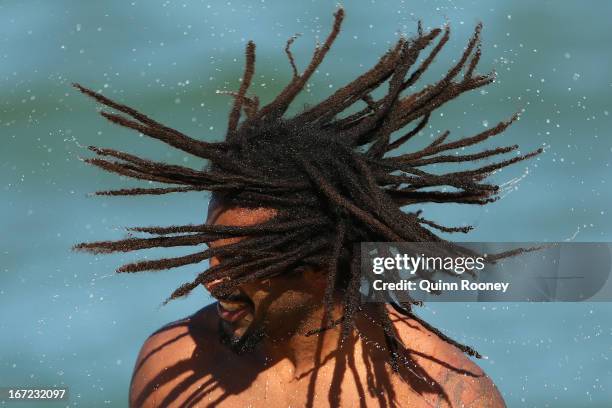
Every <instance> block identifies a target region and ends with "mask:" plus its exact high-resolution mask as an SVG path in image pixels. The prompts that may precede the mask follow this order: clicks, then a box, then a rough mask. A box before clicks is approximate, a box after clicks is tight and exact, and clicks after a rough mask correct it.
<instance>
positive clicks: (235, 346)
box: [130, 203, 505, 408]
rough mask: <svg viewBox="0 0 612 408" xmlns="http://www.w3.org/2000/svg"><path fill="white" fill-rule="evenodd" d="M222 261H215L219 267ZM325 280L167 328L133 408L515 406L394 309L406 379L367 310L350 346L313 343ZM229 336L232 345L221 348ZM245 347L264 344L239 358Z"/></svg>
mask: <svg viewBox="0 0 612 408" xmlns="http://www.w3.org/2000/svg"><path fill="white" fill-rule="evenodd" d="M274 215H275V211H274V210H272V209H268V208H259V209H246V208H228V207H226V206H223V205H219V204H218V203H213V205H212V206H211V208H209V216H208V220H207V222H208V223H211V224H218V225H236V226H246V225H253V224H258V223H262V222H265V221H266V220H268V219H270V218H271V217H273V216H274ZM239 239H240V238H233V239H231V240H229V239H227V240H219V241H215V242H211V243H210V246H212V247H215V246H220V245H226V244H229V243H231V242H234V240H239ZM218 262H221V260H220V259H216V258H213V259H211V265H215V264H216V263H218ZM325 282H326V280H325V274H324V273H322V271H317V270H312V269H304V270H297V271H291V272H289V273H287V274H284V275H281V276H278V277H275V278H272V279H268V280H263V281H259V282H253V283H249V284H245V285H241V286H240V289H239V290H238V291H236V293H234V294H232V297H231V298H230V299H224V300H222V301H219V302H217V303H215V304H212V305H210V306H207V307H205V308H203V309H201V310H200V311H198V312H196V313H195V314H193V315H192V316H189V317H187V318H185V319H182V320H179V321H176V322H174V323H171V324H169V325H166V326H164V327H162V328H161V329H159V330H158V331H156V332H155V333H154V334H153V335H151V336H150V337H149V338H148V339H147V340H146V341H145V343H144V345H143V346H142V349H141V351H140V354H139V356H138V359H137V362H136V366H135V369H134V373H133V377H132V382H131V387H130V406H132V407H179V406H202V407H207V406H215V407H217V406H220V407H240V408H242V407H266V408H269V407H304V406H311V407H328V406H347V407H352V406H355V407H366V406H367V407H377V406H380V407H454V408H457V407H466V408H467V407H473V408H476V407H490V408H497V407H504V406H505V404H504V402H503V399H502V397H501V395H500V394H499V392H498V391H497V388H496V387H495V385H494V384H493V382H492V381H491V380H490V378H488V377H487V376H486V375H485V374H484V372H483V371H482V370H481V369H480V368H479V367H478V366H477V365H476V364H475V363H474V362H472V361H471V360H470V359H469V358H468V357H467V356H466V355H465V354H464V353H463V352H461V351H460V350H459V349H457V348H456V347H454V346H452V345H450V344H448V343H446V342H445V341H443V340H441V339H440V338H439V337H438V336H436V335H435V334H433V333H431V332H430V331H429V330H427V329H426V328H425V327H423V326H422V325H420V324H419V323H418V322H416V321H414V320H412V319H408V318H406V317H404V316H401V315H399V314H398V313H397V312H395V311H394V310H392V309H389V313H390V315H391V318H392V320H393V322H394V326H395V328H396V330H397V333H398V336H399V338H400V340H401V341H402V343H403V344H404V346H405V348H406V349H405V350H404V352H403V353H402V355H403V359H402V360H400V361H401V363H400V369H399V372H397V373H396V372H393V370H392V369H391V367H390V365H389V364H388V361H389V355H388V351H387V350H386V348H385V340H384V336H383V332H382V330H381V329H380V327H379V326H378V324H377V323H376V322H377V320H376V318H375V313H374V311H373V310H370V308H369V307H368V306H367V305H366V306H365V307H364V310H363V311H362V312H361V313H359V314H357V317H356V319H355V328H356V329H355V330H354V331H353V333H352V334H351V335H350V336H349V339H348V341H346V342H345V343H344V344H343V345H342V347H340V348H338V339H339V336H340V328H339V327H336V328H334V329H330V330H327V331H325V332H323V333H322V334H320V335H311V336H306V333H308V332H309V331H311V330H313V329H316V328H319V327H321V324H322V322H323V321H324V307H323V304H324V301H323V294H324V289H325V284H326V283H325ZM216 283H217V282H212V283H211V284H210V285H214V284H216ZM209 287H210V286H209ZM334 305H335V306H334V309H333V311H332V318H334V319H337V318H339V317H340V316H341V315H342V307H341V302H340V300H339V299H338V300H337V301H336V302H335V303H334ZM220 330H221V331H222V333H223V336H222V337H223V338H225V339H226V341H225V342H220V341H219V338H220V335H219V332H220ZM260 333H265V336H263V337H260V336H258V334H260ZM249 339H250V340H252V341H249ZM245 343H246V344H248V343H253V344H254V346H253V347H251V349H249V350H248V352H242V353H237V351H240V350H241V349H242V348H243V347H242V346H243V345H244V344H245Z"/></svg>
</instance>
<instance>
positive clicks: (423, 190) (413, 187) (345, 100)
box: [74, 9, 541, 369]
mask: <svg viewBox="0 0 612 408" xmlns="http://www.w3.org/2000/svg"><path fill="white" fill-rule="evenodd" d="M334 16H335V21H334V24H333V27H332V30H331V33H330V34H329V35H328V37H327V39H326V40H325V42H324V43H323V44H322V45H319V46H317V47H316V49H315V51H314V55H313V57H312V59H311V61H310V63H309V64H308V66H307V67H306V69H305V70H304V71H303V72H302V73H301V74H300V73H299V71H298V69H297V67H296V64H295V60H294V58H293V55H292V53H291V49H290V47H291V44H292V43H293V41H294V39H295V37H292V38H290V39H289V41H288V42H287V46H286V47H285V52H286V53H287V56H288V59H289V62H290V64H291V68H292V71H293V77H292V79H291V81H290V82H289V84H288V85H287V86H286V87H285V88H284V89H283V90H282V91H281V92H280V94H279V95H278V96H277V97H276V98H275V99H274V100H273V101H272V102H270V103H269V104H267V105H265V106H262V107H260V105H259V100H258V98H257V97H256V96H251V95H248V94H247V91H248V89H249V85H250V84H251V81H252V78H253V73H254V70H255V44H254V43H253V42H249V43H248V44H247V47H246V65H245V70H244V75H243V78H242V83H241V85H240V89H239V90H238V91H237V92H234V93H231V95H232V96H233V98H234V102H233V106H232V109H231V112H230V115H229V120H228V129H227V135H226V139H225V141H223V142H218V143H208V142H204V141H200V140H196V139H193V138H191V137H189V136H187V135H185V134H183V133H181V132H180V131H178V130H175V129H172V128H169V127H167V126H164V125H162V124H161V123H158V122H156V121H155V120H153V119H151V118H149V117H148V116H146V115H144V114H142V113H140V112H138V111H137V110H135V109H132V108H130V107H128V106H125V105H123V104H120V103H117V102H115V101H112V100H110V99H109V98H107V97H105V96H103V95H102V94H100V93H97V92H94V91H92V90H90V89H87V88H85V87H83V86H81V85H78V84H75V85H74V86H75V87H76V88H77V89H78V90H79V91H81V92H82V93H84V94H86V95H88V96H90V97H92V98H93V99H95V100H96V101H97V102H99V103H101V104H102V105H104V106H106V107H108V108H111V109H113V110H114V111H117V112H118V113H112V112H108V111H101V112H100V114H101V115H102V116H104V117H105V118H106V119H108V120H109V121H111V122H113V123H116V124H118V125H121V126H123V127H127V128H130V129H134V130H136V131H138V132H140V133H142V134H145V135H147V136H150V137H152V138H155V139H158V140H161V141H162V142H165V143H166V144H168V145H170V146H172V147H174V148H177V149H179V150H182V151H184V152H186V153H189V154H191V155H194V156H197V157H199V158H201V159H205V160H207V161H208V163H209V165H208V166H207V167H206V168H204V169H203V170H196V169H193V168H188V167H184V166H177V165H170V164H165V163H160V162H155V161H151V160H147V159H143V158H140V157H137V156H134V155H132V154H128V153H125V152H121V151H117V150H113V149H105V148H98V147H90V149H91V150H92V151H93V152H94V153H96V155H97V157H94V158H88V159H86V160H85V161H86V162H88V163H90V164H92V165H94V166H97V167H100V168H102V169H104V170H106V171H109V172H113V173H117V174H120V175H122V176H127V177H131V178H135V179H140V180H148V181H153V182H159V183H164V184H169V185H171V187H163V188H162V187H155V188H130V189H121V190H112V191H100V192H97V194H99V195H113V196H121V195H145V194H150V195H159V194H167V193H177V192H189V191H211V192H213V193H214V194H219V195H221V196H223V198H224V200H227V201H228V202H230V203H232V204H233V205H238V206H242V207H269V208H274V209H275V210H277V216H276V217H275V218H274V219H272V220H270V221H268V222H266V223H263V224H261V225H256V226H249V227H234V226H219V225H181V226H168V227H134V228H128V230H130V231H132V232H135V233H143V234H148V235H149V236H148V237H143V238H133V237H130V238H127V239H123V240H119V241H103V242H93V243H82V244H79V245H77V246H76V247H75V248H76V249H79V250H86V251H89V252H93V253H110V252H118V251H120V252H126V251H135V250H139V249H145V248H153V247H174V246H200V245H201V244H203V243H205V242H208V241H212V240H216V239H222V238H227V237H231V236H241V237H245V239H243V240H241V241H239V242H237V243H234V244H230V245H226V246H223V247H216V248H209V249H205V250H202V251H199V252H195V253H193V254H190V255H186V256H181V257H176V258H164V259H158V260H146V261H140V262H135V263H130V264H127V265H124V266H122V267H120V268H119V269H118V272H140V271H150V270H162V269H169V268H175V267H179V266H183V265H188V264H195V263H199V262H201V261H204V260H206V259H208V258H210V257H212V256H216V255H224V256H225V257H224V259H226V260H227V261H224V262H222V263H221V264H219V265H217V266H214V267H211V268H209V269H207V270H205V271H204V272H202V273H200V274H199V275H198V276H197V277H196V278H195V279H194V280H193V281H192V282H189V283H185V284H183V285H182V286H180V287H179V288H178V289H176V290H175V291H174V292H173V293H172V294H171V295H170V297H169V299H168V300H172V299H176V298H180V297H182V296H185V295H187V294H189V293H190V292H191V291H192V290H193V289H194V288H196V287H198V286H199V285H201V284H206V283H207V282H211V281H213V280H216V279H219V278H221V277H224V278H225V279H224V280H223V281H222V283H221V284H218V285H215V286H214V288H213V295H214V296H218V297H219V296H224V295H227V294H229V293H231V292H232V291H233V290H234V289H235V288H236V287H237V286H238V285H240V284H242V283H243V282H248V281H253V280H256V279H263V278H269V277H273V276H275V275H278V274H282V273H284V272H286V271H288V270H292V269H295V268H296V267H297V266H299V265H304V264H308V265H313V266H317V267H319V268H321V269H323V270H325V271H327V274H328V281H327V282H328V284H327V289H326V294H325V299H326V306H327V309H328V310H331V302H332V298H333V296H332V294H333V293H335V292H337V291H340V292H341V293H343V299H344V301H343V302H344V313H343V317H342V318H341V319H339V320H337V321H332V320H331V316H328V317H327V323H326V324H325V325H324V326H323V327H322V328H321V329H320V330H318V332H320V331H323V330H326V329H328V328H330V327H333V326H335V325H342V333H343V336H342V337H343V338H345V337H346V336H347V335H348V334H349V332H350V331H351V329H352V327H353V317H354V315H355V313H358V312H359V310H360V308H361V299H360V295H359V281H360V271H359V260H358V259H359V254H358V250H354V249H353V244H354V243H358V242H365V241H369V242H373V241H393V242H400V241H409V242H427V241H430V242H431V241H433V242H446V241H443V240H442V239H441V238H440V237H438V236H437V235H436V234H434V232H433V231H434V230H439V231H442V232H462V233H465V232H468V231H469V230H470V229H471V228H472V227H447V226H442V225H439V224H437V223H435V222H433V221H430V220H427V219H425V218H423V217H422V216H421V211H416V212H404V211H402V210H401V209H402V207H404V206H407V205H418V204H421V203H427V202H436V203H461V204H476V205H484V204H487V203H490V202H493V201H495V200H496V199H497V198H498V195H497V194H498V191H499V186H497V185H495V184H490V183H487V182H485V179H486V178H487V177H488V176H489V175H490V174H492V173H493V172H495V171H496V170H498V169H501V168H503V167H506V166H509V165H511V164H513V163H517V162H519V161H522V160H525V159H528V158H530V157H533V156H535V155H537V154H539V153H540V152H541V150H540V149H539V150H536V151H533V152H531V153H528V154H523V155H516V156H514V157H512V158H508V159H505V160H500V161H498V162H495V163H493V164H487V165H484V166H482V167H478V168H476V169H472V170H462V171H455V172H449V173H444V174H434V173H431V172H429V171H426V170H423V167H425V166H427V165H430V164H435V163H461V162H474V161H477V160H480V159H485V158H489V157H493V156H497V155H501V154H504V153H509V152H511V151H513V150H516V149H517V148H518V146H517V145H512V146H506V147H498V148H494V149H490V150H483V151H481V152H479V153H474V154H464V155H459V154H449V153H452V152H453V151H456V150H457V149H461V148H463V147H468V146H473V145H476V144H479V143H481V142H483V141H485V140H486V139H488V138H490V137H493V136H496V135H499V134H500V133H502V132H503V131H504V130H505V129H506V128H507V127H508V126H510V124H511V123H512V122H514V121H515V120H516V119H517V115H515V116H513V117H512V118H510V119H509V120H507V121H503V122H501V123H499V124H497V125H496V126H494V127H491V128H488V129H487V130H485V131H483V132H482V133H479V134H477V135H474V136H470V137H464V138H460V139H458V140H455V141H447V139H448V136H449V132H448V131H446V132H444V133H442V134H441V135H440V136H438V137H437V138H436V139H434V140H433V141H432V142H431V143H430V144H429V145H427V146H426V147H424V148H422V149H420V150H417V151H413V152H409V153H405V154H399V155H389V152H391V151H393V150H395V149H397V148H399V147H401V146H403V145H404V144H405V143H406V142H408V141H410V140H412V138H413V137H415V136H417V135H418V134H419V132H420V131H421V130H422V129H424V128H425V127H426V126H427V124H428V122H429V119H430V117H431V114H432V112H433V111H434V110H435V109H437V108H438V107H440V106H441V105H443V104H444V103H446V102H448V101H450V100H452V99H455V98H457V97H458V96H459V95H461V94H462V93H464V92H467V91H470V90H473V89H476V88H480V87H482V86H485V85H487V84H490V83H491V82H493V80H494V75H493V74H485V75H480V74H477V73H476V67H477V65H478V63H479V60H480V57H481V47H480V33H481V28H482V27H481V25H480V24H479V25H477V26H476V29H475V32H474V34H473V36H472V37H471V38H470V40H469V42H468V44H467V46H466V48H465V50H464V52H463V54H462V55H461V57H460V58H459V60H458V61H457V62H456V63H455V64H454V65H453V66H452V67H451V68H450V69H449V70H448V72H447V73H446V74H445V75H444V76H443V77H442V78H441V79H440V80H439V81H438V82H436V83H434V84H431V85H428V86H425V87H424V88H423V89H421V90H420V91H417V92H414V93H412V94H410V95H406V96H404V95H402V94H403V91H405V90H406V89H408V88H410V87H411V86H412V85H414V84H415V83H416V82H417V81H418V80H419V78H420V77H421V76H422V75H423V73H424V72H425V71H426V70H427V69H428V67H429V66H430V65H431V64H432V62H433V61H434V59H435V58H436V56H437V55H438V54H439V53H440V51H441V50H442V48H443V47H444V45H445V44H446V43H447V42H448V40H449V36H450V29H449V27H448V26H446V27H445V28H444V29H433V30H431V31H429V32H424V30H423V28H422V27H421V25H420V24H419V27H418V33H417V35H416V36H415V37H414V38H411V39H405V38H400V39H399V40H398V41H397V43H396V44H395V46H394V47H392V48H391V49H390V50H389V51H388V52H387V53H386V54H384V55H383V56H382V57H381V58H380V59H379V61H378V62H377V63H376V64H375V65H374V67H372V68H371V69H370V70H368V71H367V72H365V73H364V74H362V75H361V76H359V77H358V78H356V79H355V80H353V81H352V82H350V83H349V84H348V85H346V86H344V87H343V88H340V89H339V90H338V91H336V92H335V93H333V94H332V95H331V96H329V97H328V98H327V99H325V100H323V101H322V102H320V103H319V104H317V105H315V106H312V107H309V108H306V109H305V110H304V111H302V112H301V113H299V114H297V115H295V116H294V117H291V118H286V117H284V114H285V112H286V110H287V108H288V107H289V105H290V104H291V102H292V101H293V100H294V98H295V97H296V95H297V94H298V93H299V92H300V91H301V90H302V89H303V88H304V85H305V84H306V82H307V81H308V80H309V78H310V77H311V76H312V74H313V73H314V72H315V71H316V69H317V67H318V66H319V64H320V63H321V62H322V61H323V59H324V58H325V56H326V54H327V53H328V51H329V50H330V47H331V45H332V44H333V42H334V41H335V39H336V37H337V35H338V33H339V32H340V26H341V23H342V20H343V17H344V11H343V10H342V9H339V10H338V11H337V12H336V13H335V15H334ZM434 42H435V44H434ZM432 45H433V46H432ZM430 46H432V47H431V50H430V51H429V53H428V55H427V56H425V57H424V58H421V59H420V60H419V57H420V56H421V53H422V52H423V51H424V50H426V49H428V48H430ZM384 84H387V86H388V90H387V92H386V94H385V95H384V96H382V97H380V98H379V99H376V98H375V97H373V96H372V92H373V91H374V90H376V89H378V88H380V87H382V86H383V85H384ZM362 103H364V105H363V107H362V108H360V109H359V108H358V106H359V105H360V104H362ZM354 107H357V109H355V108H354ZM349 108H352V109H353V111H354V113H351V114H344V115H342V113H343V112H345V111H346V110H348V109H349ZM243 115H244V118H243ZM241 119H242V121H241ZM411 123H414V125H413V127H412V129H411V130H409V131H408V132H407V133H405V134H403V135H400V136H399V137H396V136H395V133H396V131H398V130H401V129H403V128H404V127H405V126H406V125H408V124H411ZM449 187H450V188H449ZM449 245H451V248H454V250H456V251H460V250H461V249H460V248H459V247H456V246H453V245H452V244H450V243H449ZM227 255H229V256H227ZM390 303H392V306H393V307H394V308H396V310H397V311H398V312H400V313H402V314H403V315H406V316H410V317H411V318H414V319H417V320H418V321H420V322H421V323H422V324H424V325H425V326H426V327H427V328H429V329H430V330H432V331H433V332H435V333H436V334H437V335H438V336H440V337H441V338H442V339H444V340H445V341H447V342H449V343H451V344H454V345H456V346H457V347H459V348H460V349H461V350H463V351H464V352H466V353H468V354H470V355H473V356H479V355H478V353H477V352H476V351H474V350H473V349H472V348H470V347H468V346H464V345H461V344H458V343H456V342H455V341H454V340H452V339H450V338H448V337H447V336H445V335H444V334H443V333H441V332H440V331H439V330H437V329H435V328H434V327H431V326H430V325H429V324H427V323H426V322H424V321H423V320H422V319H420V318H419V317H418V316H416V315H415V314H414V312H413V309H412V306H413V304H416V303H417V302H406V303H402V304H397V303H394V302H390ZM377 307H379V309H380V310H379V311H380V316H381V320H382V321H381V326H382V329H383V330H384V332H385V337H386V339H387V345H388V348H389V351H390V352H391V355H392V365H393V366H394V368H396V369H397V361H398V360H397V359H398V353H397V349H398V347H399V344H400V343H399V340H398V339H397V337H396V335H395V331H394V329H393V324H392V322H391V320H390V318H389V316H388V313H386V312H385V310H386V309H385V307H386V306H385V305H384V304H381V305H377Z"/></svg>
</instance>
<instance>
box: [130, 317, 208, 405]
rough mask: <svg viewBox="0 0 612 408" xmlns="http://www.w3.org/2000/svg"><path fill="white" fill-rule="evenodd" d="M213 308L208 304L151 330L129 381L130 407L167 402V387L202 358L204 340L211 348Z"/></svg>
mask: <svg viewBox="0 0 612 408" xmlns="http://www.w3.org/2000/svg"><path fill="white" fill-rule="evenodd" d="M214 316H215V314H214V310H212V306H207V307H205V308H203V309H201V310H200V311H198V312H197V313H195V314H193V315H191V316H188V317H186V318H184V319H180V320H177V321H175V322H172V323H169V324H167V325H165V326H163V327H162V328H160V329H159V330H157V331H155V332H154V333H153V334H151V335H150V336H149V337H148V338H147V339H146V340H145V342H144V344H143V345H142V347H141V349H140V352H139V354H138V357H137V359H136V364H135V366H134V372H133V373H132V381H131V383H130V395H129V402H130V407H157V406H164V404H163V402H164V398H165V397H166V396H167V394H168V390H170V389H174V388H175V384H176V383H180V382H181V381H182V378H184V377H185V376H187V375H189V372H190V371H191V366H192V365H193V364H194V361H196V360H198V359H199V358H202V356H203V353H200V352H199V351H198V350H199V349H201V348H202V344H203V343H205V344H206V345H207V349H208V350H209V351H211V348H214V347H215V346H216V345H217V344H218V342H217V341H216V339H215V338H214V331H213V326H214V324H213V323H212V322H214V318H215V317H214Z"/></svg>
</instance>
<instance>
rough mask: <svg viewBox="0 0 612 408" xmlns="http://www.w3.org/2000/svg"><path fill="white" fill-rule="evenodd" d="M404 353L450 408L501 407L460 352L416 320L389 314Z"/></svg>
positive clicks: (483, 377)
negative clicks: (436, 389)
mask: <svg viewBox="0 0 612 408" xmlns="http://www.w3.org/2000/svg"><path fill="white" fill-rule="evenodd" d="M389 313H390V315H391V319H392V320H393V321H394V324H395V327H396V329H397V332H398V334H399V336H400V338H401V339H402V342H403V343H404V344H405V345H406V347H407V349H408V352H409V353H410V355H411V356H412V357H413V358H414V360H415V362H416V363H417V364H419V365H420V366H421V367H422V368H423V369H424V370H425V372H426V373H427V374H428V375H429V376H430V378H431V379H432V380H433V381H435V382H436V383H437V384H438V385H439V387H440V388H441V391H442V392H443V396H444V398H443V399H445V400H446V402H447V403H448V404H449V405H451V406H452V407H453V408H455V407H456V408H459V407H463V408H503V407H505V406H506V405H505V403H504V400H503V398H502V396H501V394H500V392H499V390H498V389H497V387H496V386H495V384H494V383H493V381H492V380H491V378H489V377H488V376H487V375H486V374H485V372H484V371H483V370H482V368H480V367H479V366H478V365H477V364H476V363H475V362H474V361H472V360H471V359H470V358H469V357H468V356H467V355H466V354H465V353H464V352H462V351H461V350H459V349H458V348H457V347H455V346H453V345H452V344H449V343H447V342H445V341H444V340H442V339H441V338H440V337H438V335H436V334H435V333H433V332H431V331H430V330H428V329H427V328H426V327H424V326H423V325H422V324H420V323H419V322H418V321H416V320H414V319H410V318H406V317H404V316H402V315H400V314H398V313H397V312H395V311H394V310H390V311H389Z"/></svg>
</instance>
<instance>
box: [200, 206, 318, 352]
mask: <svg viewBox="0 0 612 408" xmlns="http://www.w3.org/2000/svg"><path fill="white" fill-rule="evenodd" d="M276 215H277V210H275V209H273V208H264V207H259V208H245V207H236V206H233V205H231V204H230V203H228V202H224V200H223V199H222V198H220V197H219V196H216V197H215V198H213V199H212V200H211V201H210V204H209V207H208V217H207V220H206V224H208V225H215V226H236V227H246V226H256V225H259V224H263V223H266V222H268V221H270V220H271V219H273V218H274V217H275V216H276ZM242 239H243V237H232V238H224V239H219V240H215V241H211V242H209V243H208V246H209V247H210V248H220V247H222V246H224V245H231V244H234V243H238V242H240V241H241V240H242ZM222 263H223V256H221V255H219V256H213V257H211V258H210V266H211V267H215V266H218V265H220V264H222ZM227 279H228V278H227V277H220V278H219V279H217V280H214V281H212V282H208V283H207V284H206V285H205V286H206V289H207V290H209V291H213V290H214V288H215V286H216V285H218V284H220V283H222V282H224V281H226V280H227ZM325 285H326V278H325V273H324V271H321V270H316V269H314V268H312V267H310V266H306V265H302V266H297V265H296V266H294V267H293V268H289V269H288V270H287V271H285V272H284V273H282V274H279V275H277V276H275V277H270V278H266V279H261V280H255V281H252V282H245V283H243V284H241V285H239V286H237V287H236V288H235V289H234V291H233V292H232V293H229V294H228V295H225V296H222V297H221V298H220V299H219V302H218V303H217V311H218V314H219V318H220V321H219V323H220V334H221V335H222V336H223V339H224V340H225V341H226V342H227V344H228V345H230V346H232V347H233V348H234V350H235V351H237V352H242V351H246V350H249V349H250V348H251V347H252V346H254V345H255V344H256V342H257V341H258V340H260V339H261V337H262V336H264V335H265V336H272V337H283V336H291V335H293V334H294V333H293V332H294V331H295V330H296V329H297V328H298V327H299V325H300V322H302V321H303V320H304V319H305V318H306V317H307V315H308V314H309V312H310V311H312V310H313V309H315V308H318V307H320V305H321V302H322V301H323V297H324V293H325Z"/></svg>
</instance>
